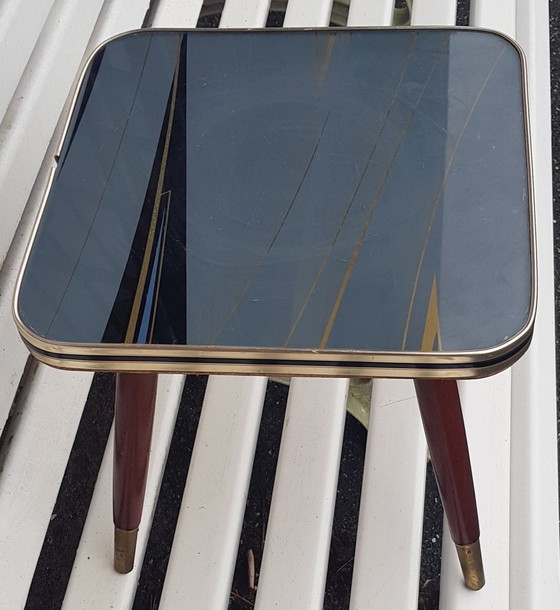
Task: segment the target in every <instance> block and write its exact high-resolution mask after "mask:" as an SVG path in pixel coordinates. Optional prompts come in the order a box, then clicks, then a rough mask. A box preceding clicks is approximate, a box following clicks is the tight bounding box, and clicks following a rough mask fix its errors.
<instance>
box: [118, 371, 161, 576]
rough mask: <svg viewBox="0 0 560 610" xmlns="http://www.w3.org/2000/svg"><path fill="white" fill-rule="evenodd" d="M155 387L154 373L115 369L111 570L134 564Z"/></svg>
mask: <svg viewBox="0 0 560 610" xmlns="http://www.w3.org/2000/svg"><path fill="white" fill-rule="evenodd" d="M156 389H157V375H156V374H154V373H117V386H116V394H115V449H114V462H113V522H114V524H115V570H116V571H117V572H121V573H122V574H126V573H127V572H130V571H131V570H132V568H133V567H134V554H135V551H136V538H137V535H138V526H139V525H140V518H141V516H142V505H143V503H144V491H145V489H146V477H147V474H148V461H149V452H150V441H151V438H152V427H153V421H154V409H155V402H156Z"/></svg>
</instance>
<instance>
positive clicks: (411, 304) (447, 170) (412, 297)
mask: <svg viewBox="0 0 560 610" xmlns="http://www.w3.org/2000/svg"><path fill="white" fill-rule="evenodd" d="M504 51H505V48H504V49H502V50H501V52H500V53H499V54H498V57H497V58H496V61H495V62H494V63H493V64H492V67H491V68H490V70H489V72H488V74H487V75H486V78H485V79H484V82H483V83H482V86H481V87H480V91H479V92H478V94H477V96H476V98H475V100H474V102H473V104H472V106H471V108H470V110H469V113H468V114H467V117H466V119H465V122H464V123H463V127H462V128H461V131H460V133H459V136H458V137H457V141H456V142H455V146H454V147H453V150H452V151H451V155H450V157H449V161H448V162H447V166H446V168H445V172H444V174H443V179H442V181H441V184H440V187H439V190H438V192H437V195H436V198H435V201H434V207H433V209H432V216H431V218H430V224H429V225H428V230H427V231H426V237H425V238H424V245H423V247H422V252H421V254H420V259H419V261H418V268H417V269H416V276H415V278H414V285H413V287H412V294H411V295H410V302H409V305H408V313H407V316H406V323H405V327H404V334H403V340H402V345H401V349H402V350H403V351H404V350H405V347H406V340H407V337H408V331H409V328H410V320H411V317H412V309H413V307H414V300H415V299H416V291H417V289H418V281H419V279H420V272H421V271H422V265H423V264H424V258H425V256H426V250H427V249H428V242H429V240H430V234H431V232H432V227H433V225H434V220H435V218H436V213H437V210H438V208H439V204H440V203H441V200H442V198H443V190H444V187H445V184H446V183H447V179H448V177H449V174H450V172H451V168H452V167H453V162H454V161H455V156H456V154H457V150H458V149H459V145H460V144H461V141H462V139H463V136H464V134H465V130H466V128H467V125H468V124H469V122H470V120H471V117H472V115H473V113H474V110H475V108H476V106H477V104H478V101H479V100H480V96H481V95H482V93H483V92H484V89H485V88H486V85H487V84H488V82H489V81H490V78H491V77H492V74H493V73H494V70H495V69H496V66H497V65H498V63H499V61H500V59H501V58H502V55H503V54H504Z"/></svg>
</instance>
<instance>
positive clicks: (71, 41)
mask: <svg viewBox="0 0 560 610" xmlns="http://www.w3.org/2000/svg"><path fill="white" fill-rule="evenodd" d="M102 4H103V3H102V0H90V1H89V2H85V3H76V2H74V1H73V0H57V1H56V2H55V4H54V6H53V8H52V10H51V12H50V13H49V17H48V19H47V21H46V23H45V27H44V28H43V30H42V32H41V36H40V38H39V40H38V41H37V44H36V45H35V48H34V50H33V54H32V56H31V58H30V60H29V62H28V64H27V67H26V70H25V72H24V74H23V77H22V79H21V80H20V82H19V84H18V87H17V89H16V92H15V94H14V96H13V99H12V101H11V103H10V105H9V107H8V110H7V112H6V115H5V117H4V120H3V121H2V124H1V125H0V184H1V185H2V200H3V201H7V202H9V203H10V205H5V206H3V209H2V223H1V224H0V264H1V263H3V261H4V259H5V256H6V253H7V251H8V248H9V246H10V243H11V241H12V238H13V236H14V234H15V232H16V227H17V225H18V223H19V220H20V218H21V214H22V212H23V207H24V206H25V203H26V201H27V199H28V197H29V194H30V192H31V188H32V186H33V183H34V181H35V177H36V176H37V173H38V171H39V168H40V167H41V162H42V160H43V157H44V155H45V152H46V150H47V147H48V144H49V141H50V139H51V136H52V133H53V130H54V128H55V126H56V124H57V121H58V117H59V115H60V112H61V110H62V107H63V106H64V102H65V100H66V97H67V95H68V93H69V87H70V85H71V83H72V82H73V79H74V76H75V75H76V73H77V71H78V67H79V65H80V61H81V59H82V55H83V53H84V50H85V48H86V44H87V41H88V39H89V37H90V34H91V32H92V30H93V27H94V25H95V21H96V19H97V17H98V15H99V10H100V8H101V6H102Z"/></svg>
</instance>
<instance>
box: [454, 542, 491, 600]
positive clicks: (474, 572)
mask: <svg viewBox="0 0 560 610" xmlns="http://www.w3.org/2000/svg"><path fill="white" fill-rule="evenodd" d="M455 546H456V548H457V554H458V555H459V561H460V562H461V569H462V570H463V578H464V579H465V586H466V587H467V589H471V590H472V591H478V590H479V589H482V587H484V583H485V582H486V581H485V579H484V567H483V565H482V553H481V552H480V542H479V541H478V540H477V541H476V542H473V543H472V544H464V545H461V544H456V545H455Z"/></svg>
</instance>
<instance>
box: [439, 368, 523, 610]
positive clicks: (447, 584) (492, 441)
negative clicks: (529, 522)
mask: <svg viewBox="0 0 560 610" xmlns="http://www.w3.org/2000/svg"><path fill="white" fill-rule="evenodd" d="M459 391H460V395H461V402H462V406H463V415H464V419H465V428H466V431H467V438H468V440H469V451H470V455H471V464H472V470H473V478H474V483H475V489H476V497H477V505H478V515H479V520H480V529H481V535H480V543H481V547H482V555H483V562H484V569H485V573H486V585H485V586H484V588H483V589H481V590H480V591H476V592H473V591H469V590H468V589H466V587H465V586H464V585H463V580H462V575H461V571H460V568H459V562H458V559H457V553H456V551H455V546H454V545H453V543H452V542H451V540H450V537H449V532H448V531H447V530H446V531H445V532H444V537H443V551H442V571H441V589H440V608H442V610H443V609H444V608H453V609H454V610H455V609H456V610H467V609H469V610H500V609H502V608H508V603H509V534H510V524H509V500H510V487H509V481H510V420H511V415H510V413H511V403H510V396H511V370H507V371H504V372H503V373H500V374H499V375H495V376H494V377H490V378H488V379H479V380H473V381H464V382H460V383H459Z"/></svg>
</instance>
